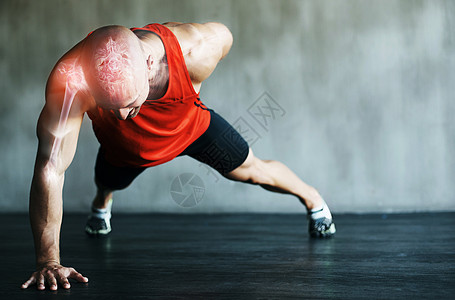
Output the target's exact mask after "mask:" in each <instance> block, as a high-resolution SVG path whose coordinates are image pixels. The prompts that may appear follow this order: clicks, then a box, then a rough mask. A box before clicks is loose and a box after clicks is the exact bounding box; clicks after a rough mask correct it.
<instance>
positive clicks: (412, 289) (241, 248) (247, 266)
mask: <svg viewBox="0 0 455 300" xmlns="http://www.w3.org/2000/svg"><path fill="white" fill-rule="evenodd" d="M85 219H86V216H85V215H68V214H67V215H65V217H64V223H63V229H62V261H63V263H64V264H65V265H69V266H73V267H75V268H76V269H77V270H78V271H80V272H81V273H83V274H84V275H85V276H87V277H89V279H90V282H89V283H88V284H81V283H73V284H72V288H71V290H68V291H67V290H63V289H59V290H58V291H56V292H51V291H49V290H46V291H37V290H36V289H35V288H34V287H33V288H31V289H28V290H21V289H20V285H21V283H22V282H23V281H24V280H25V279H26V278H28V276H29V275H30V273H31V272H32V271H33V267H34V256H33V246H32V237H31V233H30V229H29V225H28V218H27V216H26V215H0V228H1V229H0V238H1V246H0V268H1V280H0V298H1V299H35V298H38V299H60V298H62V299H68V298H69V297H72V298H73V299H102V298H105V299H108V298H109V299H151V298H153V299H155V298H159V299H188V298H198V299H221V298H224V299H226V298H228V299H285V298H299V299H327V298H330V299H399V298H400V299H455V233H454V228H455V213H444V214H403V215H338V216H335V220H336V224H337V229H338V233H337V236H336V237H335V238H332V239H329V240H317V241H314V240H310V239H309V238H308V234H307V232H306V231H307V223H306V218H305V216H302V215H270V214H233V215H166V214H149V215H118V214H117V215H114V218H113V221H112V223H113V232H112V233H111V235H110V236H109V237H107V238H90V237H88V236H86V235H85V233H84V232H83V227H84V224H85Z"/></svg>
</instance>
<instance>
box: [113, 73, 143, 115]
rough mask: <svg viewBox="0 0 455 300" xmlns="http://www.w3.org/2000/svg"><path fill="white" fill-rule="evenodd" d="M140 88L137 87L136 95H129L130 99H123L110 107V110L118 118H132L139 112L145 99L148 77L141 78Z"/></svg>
mask: <svg viewBox="0 0 455 300" xmlns="http://www.w3.org/2000/svg"><path fill="white" fill-rule="evenodd" d="M141 81H142V82H143V83H142V88H140V89H139V92H138V93H137V95H135V96H133V97H131V98H130V99H125V100H124V101H122V102H121V103H119V104H120V105H119V107H112V108H111V111H112V113H114V114H115V116H116V117H117V118H118V119H119V120H126V119H132V118H134V117H135V116H137V114H138V113H139V110H140V109H141V106H142V104H144V102H145V100H147V96H148V94H149V84H148V79H147V78H145V79H143V80H141Z"/></svg>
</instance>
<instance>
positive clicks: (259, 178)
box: [225, 149, 273, 185]
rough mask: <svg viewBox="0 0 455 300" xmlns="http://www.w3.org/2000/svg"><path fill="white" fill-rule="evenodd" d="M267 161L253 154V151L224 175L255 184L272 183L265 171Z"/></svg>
mask: <svg viewBox="0 0 455 300" xmlns="http://www.w3.org/2000/svg"><path fill="white" fill-rule="evenodd" d="M266 164H267V162H266V161H263V160H261V159H259V158H257V157H256V156H254V154H253V151H251V149H250V152H249V154H248V157H247V158H246V160H245V161H244V162H243V164H242V165H240V166H239V167H237V168H236V169H234V170H233V171H231V172H229V173H227V174H226V175H225V177H226V178H229V179H232V180H236V181H242V182H245V183H250V184H255V185H272V184H273V179H272V177H271V176H270V175H269V174H268V172H267V167H266Z"/></svg>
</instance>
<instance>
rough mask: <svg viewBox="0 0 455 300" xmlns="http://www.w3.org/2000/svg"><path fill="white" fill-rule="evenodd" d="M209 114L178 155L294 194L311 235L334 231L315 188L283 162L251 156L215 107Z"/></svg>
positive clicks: (319, 235) (234, 175)
mask: <svg viewBox="0 0 455 300" xmlns="http://www.w3.org/2000/svg"><path fill="white" fill-rule="evenodd" d="M210 115H211V120H210V125H209V128H208V129H207V130H206V132H205V133H204V134H203V135H202V136H201V137H199V138H198V139H197V140H196V141H195V142H193V144H191V145H190V146H189V147H188V148H187V149H185V151H183V153H182V154H181V155H189V156H191V157H192V158H194V159H197V160H199V161H200V162H203V163H205V164H207V165H209V166H211V167H212V168H214V169H215V170H217V171H218V172H219V173H220V174H222V175H223V176H225V177H226V178H228V179H232V180H236V181H242V182H247V183H253V184H258V185H261V186H262V187H263V188H265V189H267V190H271V191H275V192H280V193H286V194H291V195H294V196H296V197H297V198H298V199H299V200H300V201H301V202H302V203H303V205H305V207H306V208H307V209H308V214H309V217H310V230H309V231H310V234H311V235H312V236H314V237H325V236H330V235H333V233H335V225H333V223H332V215H331V213H330V210H329V208H328V207H327V205H326V204H325V202H324V200H323V199H322V197H321V196H320V195H319V193H318V191H317V190H316V189H315V188H313V187H311V186H309V185H307V184H305V183H304V182H303V181H302V180H301V179H300V178H299V177H297V175H295V174H294V173H293V172H292V171H291V170H290V169H289V168H288V167H286V166H285V165H284V164H282V163H280V162H278V161H272V160H261V159H259V158H257V157H255V156H254V155H253V151H251V149H250V148H249V146H248V143H247V142H246V141H245V139H243V138H242V136H241V135H240V134H239V133H238V132H237V130H235V128H233V127H232V126H231V125H230V124H229V123H228V122H227V121H226V120H224V119H223V118H222V117H221V116H220V115H218V114H217V113H216V112H215V111H213V110H210Z"/></svg>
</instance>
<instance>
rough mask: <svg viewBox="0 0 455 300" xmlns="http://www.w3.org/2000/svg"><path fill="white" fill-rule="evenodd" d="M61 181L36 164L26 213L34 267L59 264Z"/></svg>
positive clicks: (52, 172) (61, 179) (47, 167)
mask: <svg viewBox="0 0 455 300" xmlns="http://www.w3.org/2000/svg"><path fill="white" fill-rule="evenodd" d="M63 178H64V175H63V173H58V172H57V171H56V170H55V169H53V168H52V167H49V165H47V166H42V165H40V163H39V162H38V163H37V166H36V168H35V174H34V176H33V181H32V187H31V190H30V206H29V214H30V224H31V227H32V232H33V237H34V242H35V254H36V263H37V265H38V266H40V265H43V264H45V263H46V262H51V261H54V262H57V263H59V262H60V253H59V252H60V250H59V240H60V227H61V223H62V212H63V210H62V188H63V181H64V179H63Z"/></svg>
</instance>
